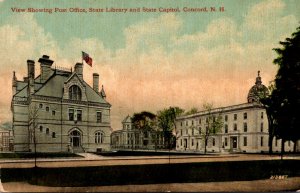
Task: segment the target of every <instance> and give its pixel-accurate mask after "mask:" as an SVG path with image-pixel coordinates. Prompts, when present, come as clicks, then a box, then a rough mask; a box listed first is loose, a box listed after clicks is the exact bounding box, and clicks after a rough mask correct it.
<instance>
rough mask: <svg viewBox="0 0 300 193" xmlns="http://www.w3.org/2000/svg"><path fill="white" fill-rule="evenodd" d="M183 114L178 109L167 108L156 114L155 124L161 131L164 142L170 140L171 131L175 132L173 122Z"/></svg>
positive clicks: (181, 110)
mask: <svg viewBox="0 0 300 193" xmlns="http://www.w3.org/2000/svg"><path fill="white" fill-rule="evenodd" d="M183 112H184V110H183V109H181V108H179V107H169V108H167V109H163V110H161V111H158V112H157V124H158V128H160V129H161V131H162V133H163V136H164V139H165V141H167V142H169V141H170V140H171V138H172V131H173V130H176V124H175V120H176V118H177V117H178V116H179V115H181V114H182V113H183Z"/></svg>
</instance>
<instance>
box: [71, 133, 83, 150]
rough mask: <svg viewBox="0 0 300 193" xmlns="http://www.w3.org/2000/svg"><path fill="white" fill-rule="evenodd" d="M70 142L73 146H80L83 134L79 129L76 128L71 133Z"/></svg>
mask: <svg viewBox="0 0 300 193" xmlns="http://www.w3.org/2000/svg"><path fill="white" fill-rule="evenodd" d="M70 143H71V146H72V147H79V146H80V144H81V134H80V132H79V131H77V130H74V131H72V132H71V133H70Z"/></svg>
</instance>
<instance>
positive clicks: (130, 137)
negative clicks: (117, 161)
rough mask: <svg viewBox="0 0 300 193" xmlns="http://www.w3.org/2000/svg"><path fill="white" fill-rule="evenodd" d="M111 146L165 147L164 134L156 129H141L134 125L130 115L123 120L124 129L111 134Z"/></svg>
mask: <svg viewBox="0 0 300 193" xmlns="http://www.w3.org/2000/svg"><path fill="white" fill-rule="evenodd" d="M111 147H112V149H115V150H120V149H131V150H133V149H134V150H136V149H140V150H143V149H152V150H154V149H162V148H163V147H164V144H163V137H162V134H161V133H159V132H157V131H155V130H154V129H149V130H140V129H137V128H135V127H134V125H133V123H132V120H131V117H130V116H129V115H128V116H127V117H126V118H125V119H124V120H123V121H122V129H120V130H116V131H113V132H112V134H111Z"/></svg>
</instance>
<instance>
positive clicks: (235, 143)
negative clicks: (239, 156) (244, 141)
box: [231, 137, 237, 149]
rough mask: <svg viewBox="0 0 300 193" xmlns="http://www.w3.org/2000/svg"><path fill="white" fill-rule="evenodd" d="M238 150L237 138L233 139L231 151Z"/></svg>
mask: <svg viewBox="0 0 300 193" xmlns="http://www.w3.org/2000/svg"><path fill="white" fill-rule="evenodd" d="M236 148H237V137H231V149H236Z"/></svg>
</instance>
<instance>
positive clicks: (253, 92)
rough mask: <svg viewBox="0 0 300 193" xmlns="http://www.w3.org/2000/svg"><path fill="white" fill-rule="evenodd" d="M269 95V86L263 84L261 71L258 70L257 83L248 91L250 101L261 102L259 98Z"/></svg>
mask: <svg viewBox="0 0 300 193" xmlns="http://www.w3.org/2000/svg"><path fill="white" fill-rule="evenodd" d="M267 95H269V90H268V88H267V87H266V86H265V85H263V84H262V81H261V77H260V71H258V72H257V77H256V81H255V85H254V86H252V87H251V89H250V90H249V93H248V97H247V99H248V103H253V102H259V99H260V98H262V97H264V96H267Z"/></svg>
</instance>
